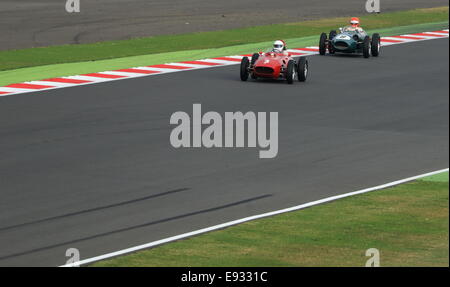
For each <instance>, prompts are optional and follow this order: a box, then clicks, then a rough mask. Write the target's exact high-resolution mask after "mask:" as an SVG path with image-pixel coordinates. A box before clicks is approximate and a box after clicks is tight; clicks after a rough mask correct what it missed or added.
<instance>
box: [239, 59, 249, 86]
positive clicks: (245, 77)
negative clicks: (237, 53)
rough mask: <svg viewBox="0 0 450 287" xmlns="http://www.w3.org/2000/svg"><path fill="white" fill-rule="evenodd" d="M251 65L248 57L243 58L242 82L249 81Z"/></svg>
mask: <svg viewBox="0 0 450 287" xmlns="http://www.w3.org/2000/svg"><path fill="white" fill-rule="evenodd" d="M249 65H250V61H249V60H248V58H247V57H244V58H242V61H241V81H244V82H245V81H247V80H248V75H249V72H248V66H249Z"/></svg>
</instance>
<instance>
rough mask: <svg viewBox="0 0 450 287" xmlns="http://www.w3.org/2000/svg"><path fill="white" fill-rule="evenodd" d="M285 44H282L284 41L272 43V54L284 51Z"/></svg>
mask: <svg viewBox="0 0 450 287" xmlns="http://www.w3.org/2000/svg"><path fill="white" fill-rule="evenodd" d="M285 46H286V45H285V44H284V41H282V40H276V41H275V42H274V43H273V51H274V52H277V53H282V52H283V51H284V49H285Z"/></svg>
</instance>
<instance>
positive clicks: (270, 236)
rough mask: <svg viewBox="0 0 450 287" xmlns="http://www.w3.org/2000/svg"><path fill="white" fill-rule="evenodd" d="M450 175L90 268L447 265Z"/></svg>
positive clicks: (185, 241)
mask: <svg viewBox="0 0 450 287" xmlns="http://www.w3.org/2000/svg"><path fill="white" fill-rule="evenodd" d="M448 208H449V185H448V172H447V173H443V174H440V175H436V176H432V177H428V178H424V179H422V180H417V181H414V182H411V183H406V184H403V185H399V186H395V187H393V188H389V189H384V190H380V191H376V192H372V193H366V194H362V195H357V196H354V197H349V198H345V199H341V200H338V201H334V202H331V203H327V204H323V205H319V206H315V207H311V208H308V209H304V210H300V211H296V212H291V213H287V214H283V215H278V216H275V217H271V218H266V219H261V220H257V221H252V222H248V223H244V224H241V225H238V226H234V227H230V228H227V229H224V230H220V231H215V232H211V233H208V234H204V235H200V236H197V237H194V238H190V239H186V240H182V241H177V242H174V243H170V244H167V245H163V246H160V247H156V248H154V249H150V250H145V251H141V252H137V253H134V254H130V255H127V256H122V257H118V258H114V259H112V260H106V261H101V262H98V263H95V264H93V266H97V267H100V266H189V267H191V266H252V267H254V266H361V267H362V266H364V265H365V262H366V260H367V259H368V258H367V257H366V256H365V251H366V250H367V249H369V248H377V249H378V250H379V251H380V254H381V256H380V259H381V260H380V263H381V266H447V267H448V266H449V209H448Z"/></svg>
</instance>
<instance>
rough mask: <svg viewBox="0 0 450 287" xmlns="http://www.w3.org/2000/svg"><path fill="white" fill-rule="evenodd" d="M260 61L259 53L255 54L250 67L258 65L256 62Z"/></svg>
mask: <svg viewBox="0 0 450 287" xmlns="http://www.w3.org/2000/svg"><path fill="white" fill-rule="evenodd" d="M258 59H259V54H258V53H254V54H253V56H252V60H251V62H250V63H251V65H250V66H252V67H253V65H254V64H255V63H256V61H258Z"/></svg>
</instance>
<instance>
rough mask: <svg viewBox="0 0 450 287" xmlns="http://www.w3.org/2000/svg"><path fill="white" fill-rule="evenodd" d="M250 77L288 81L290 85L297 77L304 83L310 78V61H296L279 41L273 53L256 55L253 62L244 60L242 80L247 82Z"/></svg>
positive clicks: (242, 63) (245, 58)
mask: <svg viewBox="0 0 450 287" xmlns="http://www.w3.org/2000/svg"><path fill="white" fill-rule="evenodd" d="M277 43H280V44H279V45H278V44H277ZM279 46H281V47H279ZM249 76H250V77H251V78H252V79H255V80H256V79H258V78H263V79H281V80H286V81H287V83H288V84H292V83H294V80H295V78H296V77H297V79H298V80H299V81H300V82H304V81H306V78H307V76H308V60H307V59H306V58H305V57H300V58H299V59H298V61H295V59H294V58H293V57H292V56H291V55H290V54H289V53H288V52H287V51H286V48H285V44H284V42H283V41H279V40H278V41H275V43H274V48H273V49H272V50H271V51H269V52H266V53H262V52H259V53H255V54H253V56H252V58H251V60H249V58H248V57H244V58H242V61H241V80H242V81H247V80H248V77H249Z"/></svg>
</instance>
